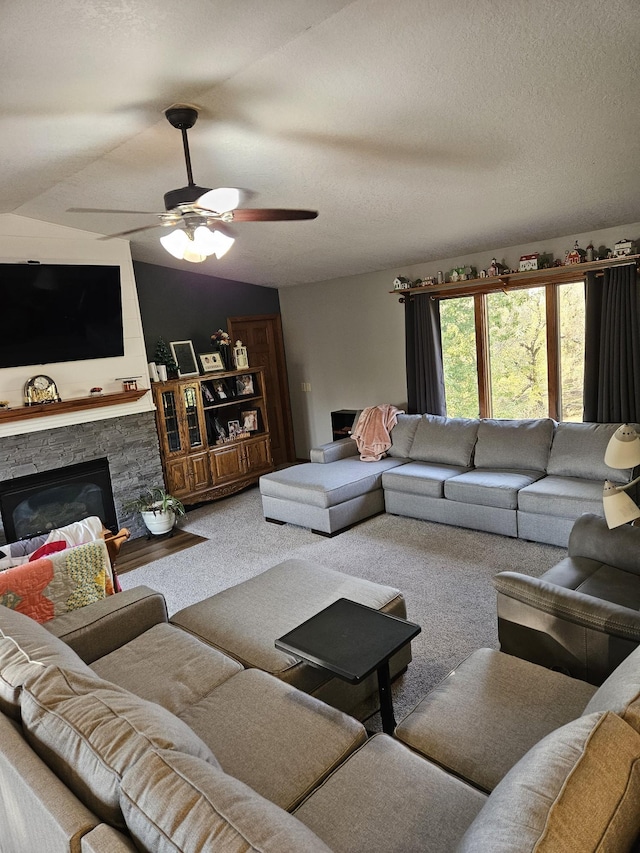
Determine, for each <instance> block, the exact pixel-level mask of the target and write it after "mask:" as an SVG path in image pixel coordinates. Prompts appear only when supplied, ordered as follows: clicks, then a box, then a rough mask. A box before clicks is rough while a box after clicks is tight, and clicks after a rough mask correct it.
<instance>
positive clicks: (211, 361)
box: [198, 352, 224, 373]
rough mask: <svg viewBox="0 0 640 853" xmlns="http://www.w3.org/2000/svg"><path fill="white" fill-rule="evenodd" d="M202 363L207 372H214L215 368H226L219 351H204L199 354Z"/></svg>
mask: <svg viewBox="0 0 640 853" xmlns="http://www.w3.org/2000/svg"><path fill="white" fill-rule="evenodd" d="M198 358H199V359H200V364H201V365H202V369H203V370H204V372H205V373H213V372H214V371H215V370H224V364H223V361H222V356H221V355H220V353H219V352H203V353H202V354H199V355H198Z"/></svg>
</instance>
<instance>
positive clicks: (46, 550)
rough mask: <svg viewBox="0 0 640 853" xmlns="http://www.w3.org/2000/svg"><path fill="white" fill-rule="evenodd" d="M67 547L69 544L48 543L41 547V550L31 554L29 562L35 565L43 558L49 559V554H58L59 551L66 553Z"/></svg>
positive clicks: (37, 549) (61, 542)
mask: <svg viewBox="0 0 640 853" xmlns="http://www.w3.org/2000/svg"><path fill="white" fill-rule="evenodd" d="M66 547H67V543H66V542H63V541H60V542H46V543H45V544H44V545H41V546H40V547H39V548H36V550H35V551H34V552H33V554H31V556H30V557H29V562H30V563H33V562H34V560H39V559H40V558H41V557H48V556H49V554H57V553H58V551H64V550H65V548H66Z"/></svg>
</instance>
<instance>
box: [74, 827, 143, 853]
mask: <svg viewBox="0 0 640 853" xmlns="http://www.w3.org/2000/svg"><path fill="white" fill-rule="evenodd" d="M80 850H81V853H132V852H133V853H136V851H137V850H138V848H137V847H136V846H135V844H134V843H133V841H132V840H131V839H130V838H127V837H126V836H125V835H123V834H122V833H121V832H118V830H117V829H114V828H113V827H112V826H109V825H108V824H106V823H101V824H99V825H98V826H96V827H94V828H93V829H92V830H91V831H90V832H88V833H87V834H86V835H83V836H82V838H81V839H80Z"/></svg>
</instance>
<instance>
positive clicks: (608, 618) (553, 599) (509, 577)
mask: <svg viewBox="0 0 640 853" xmlns="http://www.w3.org/2000/svg"><path fill="white" fill-rule="evenodd" d="M493 585H494V587H495V588H496V590H497V591H498V593H499V594H500V595H505V596H507V597H508V598H513V599H515V600H516V601H520V602H521V603H522V604H526V605H528V606H529V607H532V608H534V609H536V610H540V611H542V612H543V613H549V614H551V615H552V616H556V617H557V618H559V619H563V620H565V621H566V622H573V623H574V624H576V625H581V626H583V627H585V628H590V629H592V630H594V631H600V632H601V633H603V634H609V635H612V636H614V637H621V638H623V639H627V640H633V641H634V642H636V643H640V613H639V612H638V611H637V610H632V609H631V608H630V607H623V606H622V605H620V604H614V603H612V602H611V601H605V600H604V599H601V598H594V597H593V596H592V595H586V594H585V593H583V592H578V591H577V590H573V589H566V588H565V587H562V586H557V585H556V584H553V583H548V582H547V581H543V580H541V579H540V578H532V577H529V576H528V575H521V574H518V573H517V572H500V573H499V574H497V575H496V576H495V577H494V578H493ZM498 609H499V608H498Z"/></svg>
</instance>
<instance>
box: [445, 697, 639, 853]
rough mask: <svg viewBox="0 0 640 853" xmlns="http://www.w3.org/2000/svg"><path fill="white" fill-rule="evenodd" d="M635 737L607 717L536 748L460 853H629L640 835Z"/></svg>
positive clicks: (569, 728)
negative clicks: (598, 852)
mask: <svg viewBox="0 0 640 853" xmlns="http://www.w3.org/2000/svg"><path fill="white" fill-rule="evenodd" d="M639 798H640V735H638V733H637V732H636V731H634V730H633V729H632V728H631V726H629V725H628V724H627V723H625V722H624V720H621V719H620V717H618V716H616V715H615V714H613V713H611V712H606V713H604V714H597V713H596V714H590V715H589V716H586V717H580V718H579V719H577V720H574V721H573V722H571V723H568V724H567V725H566V726H563V727H562V728H560V729H557V730H556V731H555V732H552V733H551V734H550V735H547V737H545V738H543V740H541V741H540V742H539V743H537V744H536V745H535V746H534V747H533V748H532V749H530V750H529V752H528V753H527V754H526V755H525V756H524V757H523V758H522V759H521V760H520V761H519V762H518V763H517V764H516V765H515V767H513V768H512V769H511V770H510V771H509V773H507V775H506V776H505V777H504V779H503V780H502V781H501V782H500V784H499V785H498V786H497V787H496V788H495V789H494V790H493V792H492V794H491V796H490V797H489V799H488V800H487V802H486V803H485V805H484V807H483V809H482V811H481V812H480V814H479V815H478V816H477V818H476V819H475V820H474V821H473V823H472V824H471V826H470V827H469V829H468V830H467V832H466V834H465V836H464V838H463V840H462V843H461V845H460V847H459V851H460V853H487V851H488V850H491V853H521V851H522V850H534V849H535V850H536V851H537V853H544V851H549V853H552V851H558V850H580V851H595V850H620V851H623V850H629V849H630V848H631V845H632V843H633V841H634V840H635V838H636V836H637V834H638V830H640V810H639V809H638V806H637V804H638V799H639Z"/></svg>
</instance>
